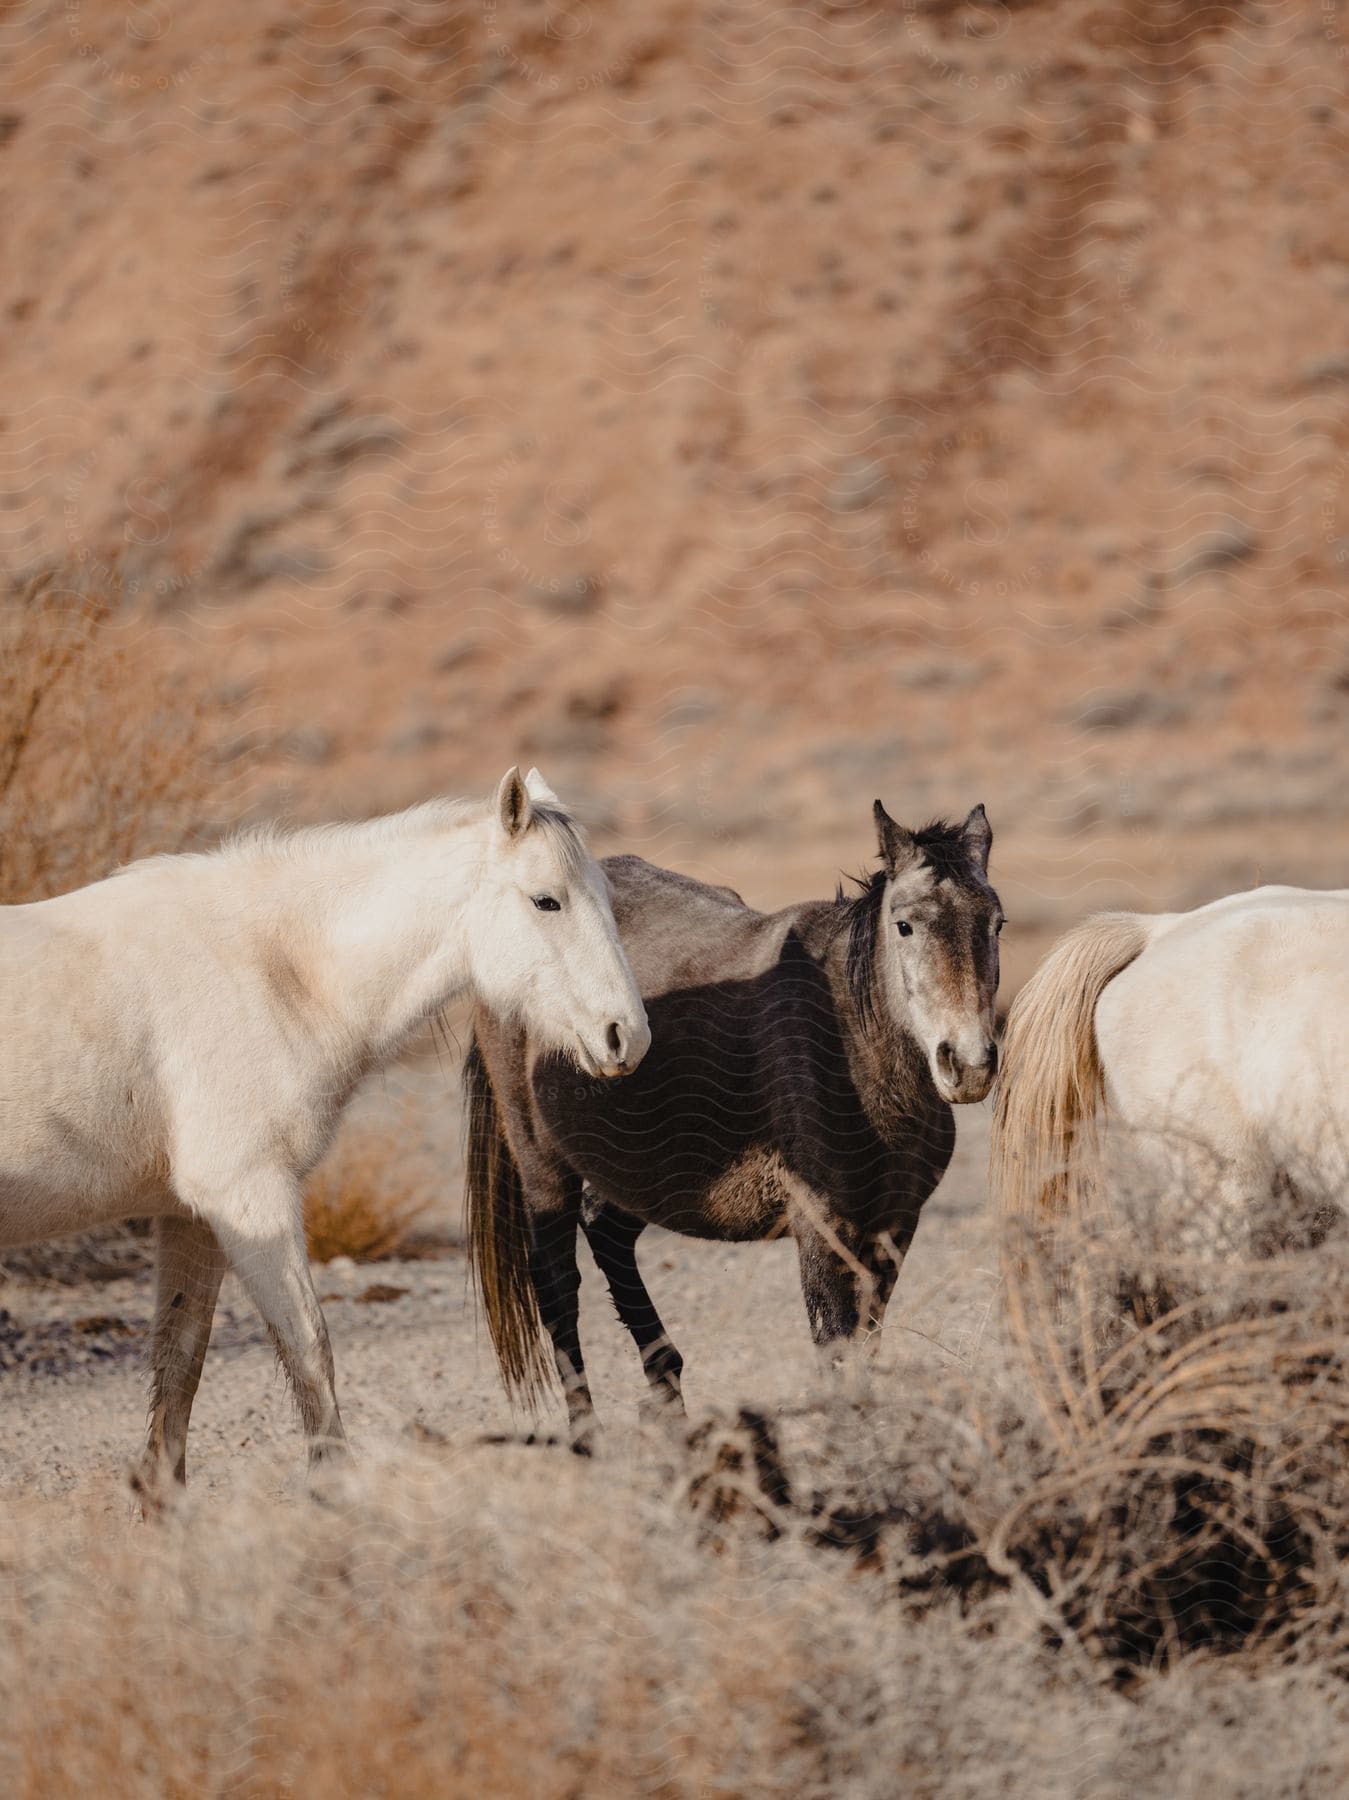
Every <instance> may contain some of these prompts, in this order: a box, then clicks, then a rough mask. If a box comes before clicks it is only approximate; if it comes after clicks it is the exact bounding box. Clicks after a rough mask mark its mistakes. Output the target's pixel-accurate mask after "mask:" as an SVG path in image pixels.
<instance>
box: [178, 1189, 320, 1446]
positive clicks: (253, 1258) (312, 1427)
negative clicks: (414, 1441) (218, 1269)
mask: <svg viewBox="0 0 1349 1800" xmlns="http://www.w3.org/2000/svg"><path fill="white" fill-rule="evenodd" d="M211 1217H212V1224H213V1226H214V1229H215V1234H216V1236H217V1237H218V1238H219V1240H220V1243H221V1246H222V1247H223V1249H224V1252H225V1254H226V1256H227V1257H228V1258H229V1263H230V1267H231V1268H232V1269H233V1270H234V1272H235V1274H236V1275H237V1276H238V1277H239V1280H240V1282H241V1283H242V1284H243V1288H244V1291H245V1293H246V1294H247V1295H248V1297H249V1299H250V1300H251V1301H252V1302H253V1304H254V1306H256V1307H257V1309H258V1311H259V1312H260V1313H261V1315H262V1320H263V1323H264V1324H265V1325H266V1327H267V1330H268V1332H269V1334H270V1335H271V1339H272V1342H273V1343H274V1344H275V1345H276V1352H277V1355H278V1357H279V1358H280V1359H281V1366H282V1367H283V1368H284V1369H285V1371H286V1375H287V1377H288V1378H289V1380H290V1385H291V1388H292V1391H293V1392H294V1395H295V1401H296V1405H297V1406H298V1407H299V1411H300V1422H301V1424H302V1425H303V1427H304V1433H305V1437H306V1438H307V1439H308V1442H309V1466H310V1467H311V1469H312V1468H313V1467H314V1466H315V1465H316V1464H317V1463H320V1462H322V1461H323V1460H324V1459H325V1458H330V1457H332V1458H340V1457H345V1456H346V1455H347V1454H348V1449H347V1436H346V1432H345V1431H344V1430H343V1429H342V1419H341V1415H340V1414H339V1412H338V1410H337V1389H336V1385H335V1382H334V1377H333V1352H332V1345H331V1344H330V1342H329V1341H328V1326H327V1322H326V1320H325V1319H324V1317H323V1308H322V1307H321V1306H320V1305H319V1298H318V1295H317V1294H316V1293H315V1291H314V1283H313V1280H312V1278H311V1276H310V1273H309V1258H308V1256H307V1254H306V1251H305V1242H304V1224H303V1217H304V1209H303V1203H302V1201H301V1197H300V1191H299V1188H298V1187H297V1185H296V1183H295V1182H294V1181H293V1180H292V1179H291V1177H290V1176H289V1175H286V1174H283V1173H279V1172H278V1173H277V1174H275V1175H270V1176H265V1177H255V1178H254V1179H253V1180H252V1181H251V1182H250V1183H249V1184H248V1185H247V1187H246V1189H245V1190H244V1191H243V1192H241V1193H239V1194H238V1195H236V1196H234V1197H233V1198H232V1201H231V1202H230V1203H227V1204H226V1205H224V1206H213V1207H212V1208H211Z"/></svg>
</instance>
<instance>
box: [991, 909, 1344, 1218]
mask: <svg viewBox="0 0 1349 1800" xmlns="http://www.w3.org/2000/svg"><path fill="white" fill-rule="evenodd" d="M1347 1074H1349V889H1338V890H1334V891H1330V892H1314V891H1311V890H1308V889H1305V888H1291V887H1262V888H1256V889H1254V890H1252V891H1251V892H1248V893H1243V894H1232V895H1229V896H1228V897H1227V898H1226V899H1222V900H1215V901H1214V902H1213V903H1212V904H1211V905H1209V906H1201V907H1198V908H1197V909H1196V910H1195V911H1193V912H1188V913H1158V914H1154V915H1149V914H1141V913H1104V914H1101V915H1100V916H1098V917H1097V918H1094V919H1088V920H1087V921H1086V922H1085V923H1084V924H1082V925H1079V926H1078V927H1077V928H1076V929H1075V930H1073V931H1071V932H1069V933H1068V935H1067V936H1066V937H1064V938H1063V939H1061V941H1060V942H1059V943H1058V944H1057V945H1056V946H1055V947H1054V949H1053V950H1052V951H1051V953H1050V955H1049V956H1048V957H1047V958H1046V960H1045V961H1044V962H1043V963H1042V964H1041V966H1040V967H1039V969H1037V970H1036V972H1035V974H1034V975H1033V976H1032V977H1031V979H1030V980H1029V981H1028V982H1027V983H1026V985H1025V987H1024V988H1022V990H1021V992H1020V993H1019V994H1018V995H1017V998H1016V1000H1015V1002H1014V1004H1013V1006H1012V1008H1011V1011H1010V1013H1009V1015H1008V1020H1007V1030H1006V1035H1005V1039H1004V1044H1003V1059H1002V1074H1001V1076H1000V1077H999V1090H998V1096H997V1103H996V1107H995V1112H994V1123H993V1146H992V1160H991V1172H992V1185H993V1189H994V1193H995V1196H996V1198H997V1199H998V1200H999V1201H1000V1204H1001V1207H1002V1209H1003V1210H1004V1211H1005V1212H1008V1213H1012V1214H1019V1215H1022V1216H1023V1217H1027V1218H1034V1217H1035V1216H1037V1215H1043V1214H1045V1213H1046V1212H1048V1213H1053V1212H1055V1211H1057V1212H1060V1213H1067V1212H1072V1211H1074V1210H1080V1208H1081V1206H1082V1203H1083V1199H1084V1195H1085V1192H1086V1186H1085V1183H1084V1180H1083V1176H1084V1175H1085V1173H1086V1170H1087V1167H1088V1166H1089V1165H1090V1164H1091V1163H1093V1162H1095V1163H1096V1167H1097V1170H1098V1173H1100V1174H1102V1175H1104V1176H1105V1177H1106V1180H1107V1185H1108V1182H1109V1177H1110V1174H1111V1171H1112V1170H1113V1171H1115V1173H1116V1174H1117V1175H1119V1174H1121V1173H1124V1172H1126V1171H1127V1174H1128V1175H1129V1176H1132V1177H1133V1178H1135V1179H1136V1178H1137V1177H1138V1176H1140V1175H1141V1177H1142V1179H1143V1182H1144V1183H1145V1189H1144V1191H1145V1192H1147V1193H1148V1194H1150V1195H1152V1194H1155V1195H1157V1197H1158V1198H1159V1199H1162V1200H1163V1201H1164V1202H1165V1203H1167V1204H1172V1205H1174V1206H1176V1207H1177V1208H1188V1209H1189V1210H1190V1215H1191V1216H1190V1217H1189V1218H1188V1219H1185V1218H1180V1219H1178V1220H1177V1221H1176V1230H1177V1238H1176V1240H1175V1241H1177V1242H1178V1243H1179V1244H1180V1245H1181V1247H1185V1246H1187V1245H1188V1246H1190V1247H1202V1248H1204V1249H1208V1250H1211V1249H1213V1248H1215V1247H1222V1248H1241V1247H1245V1246H1247V1245H1248V1244H1249V1243H1250V1241H1251V1232H1252V1231H1253V1229H1254V1227H1255V1225H1256V1223H1257V1221H1258V1220H1259V1218H1260V1214H1261V1211H1262V1209H1263V1208H1265V1207H1267V1205H1268V1203H1269V1201H1270V1199H1271V1196H1272V1195H1273V1194H1276V1193H1279V1192H1284V1191H1287V1190H1289V1189H1291V1190H1292V1191H1293V1192H1294V1193H1296V1194H1299V1195H1303V1196H1305V1197H1307V1198H1308V1200H1310V1201H1311V1202H1312V1203H1314V1204H1317V1205H1326V1204H1327V1203H1328V1204H1330V1205H1332V1206H1333V1205H1337V1204H1339V1203H1340V1202H1341V1201H1342V1200H1343V1199H1344V1198H1345V1196H1346V1183H1347V1182H1349V1083H1347V1082H1346V1075H1347ZM1103 1125H1106V1126H1108V1129H1107V1130H1105V1131H1104V1132H1103V1131H1101V1130H1100V1129H1099V1128H1100V1127H1101V1126H1103ZM1088 1152H1089V1154H1088ZM1099 1158H1103V1159H1104V1166H1103V1167H1102V1166H1101V1163H1100V1162H1099V1161H1098V1160H1097V1159H1099ZM1196 1199H1201V1200H1202V1202H1203V1209H1204V1210H1203V1217H1202V1220H1201V1221H1200V1224H1199V1228H1198V1230H1197V1231H1196V1227H1195V1220H1194V1213H1193V1208H1194V1202H1195V1201H1196Z"/></svg>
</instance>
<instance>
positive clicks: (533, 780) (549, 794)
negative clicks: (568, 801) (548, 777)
mask: <svg viewBox="0 0 1349 1800" xmlns="http://www.w3.org/2000/svg"><path fill="white" fill-rule="evenodd" d="M525 786H526V788H528V790H529V797H530V799H531V800H533V801H535V802H537V804H538V805H540V806H556V807H561V805H562V802H561V801H560V800H559V799H558V797H557V795H556V794H555V793H554V792H553V790H552V788H550V787H549V785H548V783H547V782H546V781H545V780H544V779H543V776H542V775H540V774H539V771H538V770H537V769H531V770H530V771H529V773H528V775H526V776H525Z"/></svg>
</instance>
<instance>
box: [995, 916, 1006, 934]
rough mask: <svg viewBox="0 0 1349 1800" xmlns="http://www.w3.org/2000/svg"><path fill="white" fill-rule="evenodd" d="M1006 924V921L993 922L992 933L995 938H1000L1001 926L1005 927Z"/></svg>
mask: <svg viewBox="0 0 1349 1800" xmlns="http://www.w3.org/2000/svg"><path fill="white" fill-rule="evenodd" d="M1006 923H1007V921H1006V919H998V920H997V921H996V922H995V923H994V926H993V931H994V935H995V936H997V937H1001V936H1002V928H1003V926H1004V925H1005V924H1006Z"/></svg>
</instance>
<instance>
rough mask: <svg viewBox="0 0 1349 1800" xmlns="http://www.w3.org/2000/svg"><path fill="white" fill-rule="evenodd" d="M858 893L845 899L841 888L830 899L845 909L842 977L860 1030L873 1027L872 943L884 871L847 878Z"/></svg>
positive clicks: (881, 893)
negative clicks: (844, 947) (856, 887)
mask: <svg viewBox="0 0 1349 1800" xmlns="http://www.w3.org/2000/svg"><path fill="white" fill-rule="evenodd" d="M848 879H849V881H852V882H855V883H856V884H857V886H858V888H860V890H861V892H860V893H857V894H853V895H847V894H845V893H844V892H843V888H842V885H840V886H839V889H838V892H837V893H836V894H835V896H834V900H835V903H836V904H837V905H840V906H843V907H844V908H846V915H845V919H844V926H845V929H846V930H847V933H848V951H847V955H846V957H845V959H844V965H843V968H844V976H845V979H846V980H847V983H848V992H849V994H850V995H851V996H852V1003H853V1005H854V1007H855V1008H856V1009H857V1018H858V1022H859V1024H861V1026H862V1028H863V1030H869V1029H870V1027H871V1026H873V1025H874V1024H875V1023H876V1016H877V1015H876V998H875V994H874V992H873V989H874V987H875V973H876V943H877V938H878V936H879V932H880V920H881V902H882V901H883V900H884V898H885V883H886V881H887V879H888V875H887V871H886V870H885V869H876V870H874V871H873V873H871V874H870V875H850V876H849V877H848Z"/></svg>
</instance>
